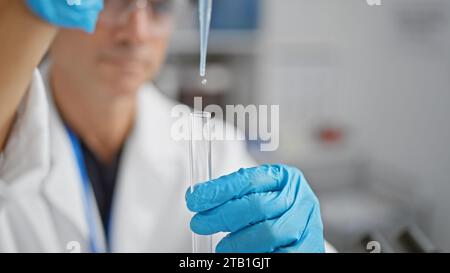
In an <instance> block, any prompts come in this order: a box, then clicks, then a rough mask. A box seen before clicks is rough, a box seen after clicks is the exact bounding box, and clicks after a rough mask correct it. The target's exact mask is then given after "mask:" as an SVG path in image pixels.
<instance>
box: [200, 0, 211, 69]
mask: <svg viewBox="0 0 450 273" xmlns="http://www.w3.org/2000/svg"><path fill="white" fill-rule="evenodd" d="M211 12H212V0H199V5H198V14H199V20H200V76H201V77H205V76H206V55H207V53H208V38H209V28H210V25H211Z"/></svg>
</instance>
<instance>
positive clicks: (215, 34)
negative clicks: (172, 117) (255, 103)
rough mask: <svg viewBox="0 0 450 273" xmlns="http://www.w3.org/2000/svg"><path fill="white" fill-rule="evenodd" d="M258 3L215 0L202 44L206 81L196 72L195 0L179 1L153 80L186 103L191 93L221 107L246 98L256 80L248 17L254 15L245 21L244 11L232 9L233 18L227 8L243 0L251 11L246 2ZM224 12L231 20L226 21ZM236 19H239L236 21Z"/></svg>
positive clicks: (255, 0) (256, 36)
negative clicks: (164, 57) (205, 45)
mask: <svg viewBox="0 0 450 273" xmlns="http://www.w3.org/2000/svg"><path fill="white" fill-rule="evenodd" d="M242 1H243V2H242ZM259 2H260V1H259V0H239V1H236V0H231V1H215V3H214V5H213V7H215V9H214V10H213V19H212V23H211V32H210V37H209V46H208V60H207V71H206V72H207V79H208V84H207V85H206V86H202V85H201V84H200V77H199V71H198V70H199V60H200V55H199V44H200V41H199V39H200V37H199V32H198V25H197V20H198V19H197V18H196V16H197V13H196V6H195V4H196V1H190V2H189V1H186V2H184V4H183V5H184V6H183V7H180V10H182V12H180V13H179V16H178V18H177V19H178V22H177V24H176V30H175V32H174V34H173V36H172V40H171V42H170V47H169V51H168V60H167V62H166V65H165V68H164V69H163V71H162V73H161V74H160V75H161V77H159V78H158V80H157V84H158V85H159V86H160V88H161V90H162V91H163V92H165V93H167V94H168V95H169V96H171V97H172V98H174V99H177V100H180V101H181V102H183V103H186V104H188V105H192V103H193V97H194V96H201V97H203V98H204V100H206V101H207V102H208V103H209V104H218V105H221V106H223V105H225V104H237V103H250V102H251V98H252V94H253V93H254V91H255V88H256V81H257V78H256V76H257V75H256V66H257V62H256V61H257V59H258V56H259V54H260V52H261V51H260V31H259V28H258V26H257V24H256V23H255V22H253V21H255V20H256V19H255V18H254V19H253V21H251V22H250V23H249V22H246V21H245V20H249V19H248V18H241V17H242V16H244V15H246V14H247V13H248V12H247V13H246V12H243V13H242V14H234V17H233V16H230V14H233V7H235V6H236V5H242V3H246V4H245V5H247V6H248V7H247V9H248V10H253V9H251V8H252V5H257V4H259ZM252 12H253V11H252ZM234 13H235V12H234ZM236 16H241V17H236ZM255 16H256V15H255ZM228 17H229V20H231V21H232V23H229V22H228V21H227V20H228V19H227V18H228ZM239 20H242V22H241V25H239ZM234 24H238V25H234ZM246 24H247V25H246ZM219 72H220V73H219Z"/></svg>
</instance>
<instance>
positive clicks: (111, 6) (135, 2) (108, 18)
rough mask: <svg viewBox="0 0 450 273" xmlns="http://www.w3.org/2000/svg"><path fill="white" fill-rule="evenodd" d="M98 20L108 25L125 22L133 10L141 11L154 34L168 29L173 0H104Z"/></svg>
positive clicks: (113, 25)
mask: <svg viewBox="0 0 450 273" xmlns="http://www.w3.org/2000/svg"><path fill="white" fill-rule="evenodd" d="M104 3H105V7H104V10H103V11H102V13H101V15H100V19H99V20H100V22H101V23H103V24H105V25H107V26H109V27H118V26H123V25H125V24H127V22H128V21H129V19H130V16H131V14H133V13H134V12H135V11H139V12H143V13H144V15H145V16H146V18H147V23H148V29H149V31H151V32H152V33H154V34H164V33H167V31H170V28H171V25H172V10H173V0H105V1H104Z"/></svg>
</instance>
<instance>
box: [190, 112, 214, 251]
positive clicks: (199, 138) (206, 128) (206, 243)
mask: <svg viewBox="0 0 450 273" xmlns="http://www.w3.org/2000/svg"><path fill="white" fill-rule="evenodd" d="M190 122H191V126H190V145H189V159H190V169H191V170H190V173H191V191H193V189H194V186H195V184H197V183H201V182H205V181H209V180H211V131H210V130H211V129H210V125H211V114H210V113H207V112H200V111H194V112H193V113H191V115H190ZM192 251H193V253H212V252H213V250H212V236H204V235H198V234H195V233H192Z"/></svg>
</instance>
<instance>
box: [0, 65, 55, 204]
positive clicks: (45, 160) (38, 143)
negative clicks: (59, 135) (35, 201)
mask: <svg viewBox="0 0 450 273" xmlns="http://www.w3.org/2000/svg"><path fill="white" fill-rule="evenodd" d="M43 89H44V85H43V82H42V80H41V76H40V73H39V71H37V70H36V71H35V72H34V74H33V81H32V83H31V85H30V88H29V90H28V93H27V94H26V96H25V98H24V99H23V100H22V103H21V104H20V106H19V110H18V114H17V118H16V122H15V125H14V127H13V128H12V132H11V134H10V137H9V140H8V144H7V146H6V148H5V151H4V153H3V154H2V157H1V159H0V187H8V188H9V189H10V190H12V189H14V190H30V189H36V188H38V187H39V186H40V185H41V181H43V180H44V178H45V177H46V176H47V175H48V172H49V166H50V156H49V154H50V142H49V134H48V126H49V124H48V123H49V122H48V112H47V111H48V105H47V101H46V98H45V92H42V90H43ZM31 135H32V136H33V138H30V136H31ZM11 181H14V183H10V182H11ZM30 181H33V182H34V183H33V187H30V185H32V184H31V183H30ZM10 190H9V191H2V190H1V189H0V194H1V193H2V192H9V193H12V192H11V191H10ZM5 197H8V196H5ZM0 200H1V196H0Z"/></svg>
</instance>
